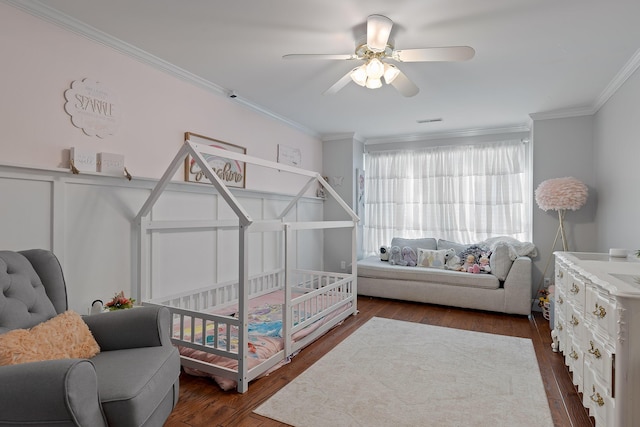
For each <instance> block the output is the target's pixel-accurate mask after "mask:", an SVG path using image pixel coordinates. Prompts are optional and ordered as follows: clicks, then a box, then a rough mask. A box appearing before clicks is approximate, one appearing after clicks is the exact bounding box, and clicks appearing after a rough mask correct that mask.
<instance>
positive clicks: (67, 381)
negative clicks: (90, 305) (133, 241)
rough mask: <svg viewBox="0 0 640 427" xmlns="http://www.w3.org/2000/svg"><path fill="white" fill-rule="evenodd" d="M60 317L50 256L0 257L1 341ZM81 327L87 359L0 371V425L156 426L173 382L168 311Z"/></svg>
mask: <svg viewBox="0 0 640 427" xmlns="http://www.w3.org/2000/svg"><path fill="white" fill-rule="evenodd" d="M66 310H67V293H66V287H65V282H64V276H63V274H62V269H61V267H60V264H59V262H58V259H57V258H56V257H55V255H54V254H53V253H51V252H49V251H45V250H38V249H34V250H29V251H23V252H11V251H0V334H3V333H6V332H8V331H10V330H13V329H18V328H31V327H33V326H35V325H37V324H39V323H41V322H44V321H46V320H48V319H50V318H53V317H55V316H56V315H57V314H60V313H63V312H64V311H66ZM83 319H84V321H85V323H86V324H87V325H88V326H89V329H90V330H91V333H92V334H93V336H94V338H95V340H96V341H97V342H98V344H99V345H100V353H98V354H97V355H96V356H94V357H93V358H91V359H62V360H49V361H43V362H32V363H23V364H18V365H9V366H0V425H2V426H7V425H32V426H33V425H56V426H91V427H94V426H106V425H110V426H118V427H120V426H143V425H144V426H161V425H163V423H164V422H165V420H166V419H167V417H168V416H169V414H170V413H171V411H172V410H173V408H174V406H175V404H176V403H177V401H178V392H179V384H178V377H179V374H180V357H179V354H178V351H177V349H176V348H175V347H174V346H172V344H171V341H170V338H169V332H170V331H169V328H170V315H169V311H168V310H167V309H166V308H159V307H148V306H147V307H144V306H143V307H140V308H135V309H132V310H118V311H114V312H110V313H103V314H96V315H92V316H85V317H83Z"/></svg>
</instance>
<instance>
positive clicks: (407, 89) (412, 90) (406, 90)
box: [390, 70, 420, 97]
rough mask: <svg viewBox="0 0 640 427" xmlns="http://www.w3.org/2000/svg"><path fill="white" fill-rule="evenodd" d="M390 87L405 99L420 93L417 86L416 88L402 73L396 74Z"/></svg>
mask: <svg viewBox="0 0 640 427" xmlns="http://www.w3.org/2000/svg"><path fill="white" fill-rule="evenodd" d="M398 71H400V70H398ZM390 85H391V86H393V87H394V88H396V90H397V91H398V92H400V94H401V95H402V96H406V97H412V96H415V95H417V94H418V92H420V89H419V88H418V86H416V85H415V84H414V83H413V82H412V81H411V80H409V77H407V76H406V75H405V74H404V73H403V72H402V71H400V72H399V73H398V75H397V76H396V78H395V79H393V81H392V82H391V83H390Z"/></svg>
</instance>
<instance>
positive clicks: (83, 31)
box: [0, 0, 320, 138]
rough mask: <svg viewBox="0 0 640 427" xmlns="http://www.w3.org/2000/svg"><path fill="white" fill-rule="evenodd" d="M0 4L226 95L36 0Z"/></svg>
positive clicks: (296, 125)
mask: <svg viewBox="0 0 640 427" xmlns="http://www.w3.org/2000/svg"><path fill="white" fill-rule="evenodd" d="M0 1H2V2H3V3H7V4H9V5H11V6H14V7H16V8H18V9H20V10H22V11H24V12H26V13H29V14H30V15H33V16H36V17H38V18H41V19H43V20H45V21H47V22H50V23H52V24H55V25H57V26H59V27H62V28H65V29H67V30H69V31H71V32H73V33H76V34H78V35H80V36H83V37H85V38H87V39H89V40H92V41H95V42H98V43H100V44H102V45H104V46H107V47H109V48H112V49H114V50H116V51H118V52H120V53H122V54H125V55H128V56H130V57H132V58H134V59H136V60H138V61H140V62H142V63H144V64H147V65H150V66H151V67H153V68H156V69H158V70H160V71H163V72H165V73H167V74H170V75H172V76H174V77H177V78H179V79H181V80H183V81H186V82H188V83H191V84H193V85H194V86H197V87H200V88H202V89H205V90H207V91H209V92H212V93H214V94H216V95H219V96H224V97H225V98H227V97H228V93H229V90H227V89H225V88H223V87H221V86H218V85H216V84H214V83H212V82H210V81H208V80H205V79H203V78H202V77H200V76H197V75H196V74H193V73H191V72H189V71H187V70H184V69H182V68H180V67H177V66H175V65H173V64H171V63H170V62H167V61H165V60H163V59H160V58H158V57H157V56H154V55H151V54H150V53H148V52H146V51H144V50H142V49H139V48H137V47H135V46H133V45H131V44H129V43H127V42H124V41H122V40H120V39H118V38H116V37H113V36H111V35H109V34H107V33H105V32H103V31H100V30H98V29H97V28H94V27H91V26H90V25H87V24H85V23H84V22H82V21H79V20H77V19H75V18H72V17H70V16H68V15H65V14H63V13H60V12H59V11H57V10H55V9H53V8H51V7H50V6H48V5H47V4H45V3H44V2H42V1H39V0H0ZM233 101H234V102H236V103H237V104H240V105H242V106H244V107H245V108H247V109H249V110H251V111H254V112H256V113H259V114H261V115H263V116H266V117H269V118H271V119H273V120H276V121H279V122H281V123H283V124H285V125H287V126H289V127H291V128H293V129H296V130H298V131H300V132H302V133H304V134H307V135H309V136H312V137H315V138H320V135H319V134H318V133H317V132H315V131H313V130H311V129H309V128H308V127H306V126H303V125H302V124H300V123H298V122H295V121H293V120H290V119H288V118H286V117H283V116H280V115H278V114H276V113H274V112H272V111H269V110H267V109H265V108H264V107H262V106H260V105H257V104H254V103H252V102H251V101H249V100H247V99H245V98H242V97H240V96H236V97H235V98H233Z"/></svg>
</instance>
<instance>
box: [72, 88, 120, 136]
mask: <svg viewBox="0 0 640 427" xmlns="http://www.w3.org/2000/svg"><path fill="white" fill-rule="evenodd" d="M64 98H65V99H66V100H67V102H66V103H65V104H64V111H66V112H67V114H69V115H70V116H71V123H73V125H74V126H75V127H77V128H80V129H82V131H83V132H84V133H85V134H87V135H89V136H97V137H99V138H104V137H106V136H107V135H113V134H114V133H115V132H116V130H117V128H118V121H119V118H120V105H119V104H118V101H117V98H116V96H115V95H114V94H113V93H112V92H111V90H110V89H108V88H106V87H105V86H104V85H103V84H101V83H100V82H96V81H95V80H91V79H84V80H76V81H74V82H73V83H71V88H70V89H67V90H66V91H65V92H64Z"/></svg>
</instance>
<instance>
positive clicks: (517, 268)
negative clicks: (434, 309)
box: [358, 238, 536, 315]
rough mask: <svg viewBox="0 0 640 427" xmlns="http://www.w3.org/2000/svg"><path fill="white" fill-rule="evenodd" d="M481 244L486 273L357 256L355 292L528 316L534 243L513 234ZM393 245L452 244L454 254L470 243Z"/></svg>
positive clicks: (401, 242) (437, 245) (402, 242)
mask: <svg viewBox="0 0 640 427" xmlns="http://www.w3.org/2000/svg"><path fill="white" fill-rule="evenodd" d="M481 244H482V245H483V246H485V247H487V248H489V249H490V250H491V251H492V253H491V258H490V265H491V273H490V274H472V273H467V272H461V271H454V270H446V269H440V268H424V267H408V266H400V265H391V264H389V262H387V261H381V260H380V257H379V256H371V257H368V258H364V259H362V260H360V261H358V294H359V295H366V296H373V297H380V298H391V299H398V300H406V301H416V302H424V303H430V304H439V305H447V306H454V307H462V308H472V309H477V310H487V311H496V312H501V313H510V314H522V315H529V314H530V313H531V305H532V295H531V293H532V288H531V258H530V257H529V256H535V255H536V250H535V246H533V244H531V243H523V242H519V241H517V240H515V239H511V238H495V239H488V240H487V241H484V242H482V243H481ZM391 245H392V246H401V247H402V246H410V247H412V248H413V249H414V250H416V252H417V248H426V249H433V250H439V249H449V248H454V249H456V252H457V253H460V252H462V250H464V248H466V247H467V246H468V245H461V244H458V243H454V242H449V241H446V240H437V241H436V239H433V238H427V239H398V238H394V239H393V241H392V244H391ZM527 255H528V256H527Z"/></svg>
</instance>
